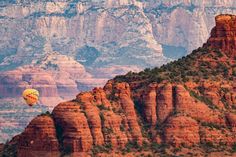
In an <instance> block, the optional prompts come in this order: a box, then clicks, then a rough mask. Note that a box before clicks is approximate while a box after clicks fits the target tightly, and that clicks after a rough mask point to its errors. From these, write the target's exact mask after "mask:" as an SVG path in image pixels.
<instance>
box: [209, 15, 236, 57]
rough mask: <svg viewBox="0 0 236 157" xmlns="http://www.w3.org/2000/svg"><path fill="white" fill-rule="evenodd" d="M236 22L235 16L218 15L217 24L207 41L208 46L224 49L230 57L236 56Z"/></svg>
mask: <svg viewBox="0 0 236 157" xmlns="http://www.w3.org/2000/svg"><path fill="white" fill-rule="evenodd" d="M235 23H236V18H235V16H232V15H225V16H217V17H216V26H215V27H214V28H213V30H212V32H211V37H210V38H209V39H208V41H207V44H208V46H210V47H213V48H216V49H220V50H221V51H224V52H225V53H226V55H227V56H229V57H232V58H234V57H236V39H235V29H236V26H235Z"/></svg>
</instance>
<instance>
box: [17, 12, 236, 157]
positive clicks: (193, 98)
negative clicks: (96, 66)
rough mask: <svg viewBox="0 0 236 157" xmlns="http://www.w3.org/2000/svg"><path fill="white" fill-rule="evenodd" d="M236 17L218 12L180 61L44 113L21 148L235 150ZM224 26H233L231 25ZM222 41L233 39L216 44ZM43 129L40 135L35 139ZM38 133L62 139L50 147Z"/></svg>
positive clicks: (161, 151) (54, 150)
mask: <svg viewBox="0 0 236 157" xmlns="http://www.w3.org/2000/svg"><path fill="white" fill-rule="evenodd" d="M219 19H221V20H219ZM222 19H224V20H225V19H227V22H224V23H222ZM234 19H235V16H233V15H221V16H217V17H216V27H215V28H214V29H213V31H212V32H213V33H212V34H211V37H210V38H209V40H208V42H207V43H206V44H205V45H204V47H203V48H201V49H198V50H195V51H194V52H193V53H192V54H190V55H188V56H186V57H184V58H182V59H180V60H178V61H175V62H172V63H169V64H167V65H164V66H162V67H161V68H154V69H152V70H149V69H146V70H145V71H143V72H140V73H128V74H127V75H124V76H118V77H116V78H114V79H112V80H110V81H108V82H107V84H106V85H105V86H104V88H94V89H93V90H92V91H88V92H82V93H80V94H78V95H77V96H76V98H75V99H74V100H72V101H69V102H64V103H60V104H59V105H57V106H56V107H55V108H54V110H53V111H52V114H48V115H46V116H45V115H42V116H38V117H36V118H35V119H34V120H33V121H32V122H31V123H30V124H29V125H28V127H27V128H26V129H25V131H24V132H23V133H22V134H21V135H20V136H19V140H18V146H17V150H18V155H19V156H21V157H24V156H25V154H26V153H27V150H32V151H34V150H35V151H36V150H37V151H39V152H40V154H41V155H42V154H48V153H58V154H56V155H55V156H59V154H60V153H62V154H71V155H72V156H73V155H74V156H80V155H82V156H86V155H87V156H90V155H107V153H111V152H116V153H118V154H119V153H120V154H122V155H125V154H126V153H128V152H130V151H131V152H132V153H133V154H132V155H135V153H136V154H137V153H138V152H140V151H141V152H145V153H147V154H149V155H154V156H155V155H157V156H158V155H160V154H166V155H173V154H176V153H180V154H182V155H188V154H190V156H191V155H195V156H205V155H209V154H210V152H217V151H218V152H223V153H224V154H228V155H229V156H234V155H235V153H234V152H235V145H236V135H235V124H236V121H235V120H236V114H235V113H236V110H235V109H236V106H235V102H236V95H235V92H236V84H235V79H236V78H235V77H236V75H235V73H234V70H235V65H236V61H235V58H234V57H232V56H234V53H235V49H234V48H235V47H234V46H230V45H231V41H232V39H234V38H235V29H233V28H234V25H235V20H234ZM224 24H225V26H224ZM219 25H220V26H219ZM232 27H233V28H232ZM218 28H219V29H218ZM222 28H227V29H224V33H223V31H222V30H223V29H222ZM214 32H220V33H216V34H217V35H216V34H215V33H214ZM222 34H223V36H221V37H219V35H222ZM225 35H226V37H225ZM227 35H230V37H229V38H227V37H228V36H227ZM227 40H229V41H227ZM216 41H217V42H218V43H219V42H220V41H221V42H224V44H225V45H224V46H223V47H221V44H220V47H216V48H215V47H214V43H215V42H216ZM228 44H229V45H228ZM217 48H219V49H217ZM216 49H217V50H216ZM191 59H192V60H193V59H194V61H192V62H189V60H191ZM205 61H208V62H210V63H209V65H206V64H203V63H205ZM218 63H220V64H221V66H224V68H223V70H222V69H221V67H218V65H217V64H218ZM181 67H183V68H184V69H181ZM203 67H204V68H205V69H203ZM215 67H218V68H219V69H218V71H217V74H216V73H215V71H213V70H214V68H215ZM192 68H195V69H192ZM183 70H184V72H185V73H184V72H183ZM194 70H197V72H195V71H194ZM176 71H180V72H181V73H182V75H181V76H178V73H177V72H176ZM202 74H205V75H202ZM172 75H174V76H175V77H172ZM163 78H165V79H163ZM46 126H47V127H46ZM36 128H37V129H36ZM38 130H41V131H40V132H38V134H37V135H36V136H34V139H33V143H31V144H27V142H29V141H31V140H32V135H34V134H35V132H37V131H38ZM45 137H50V138H47V139H48V140H45ZM37 141H40V142H41V144H42V145H44V146H45V145H47V144H48V143H54V144H53V147H46V148H45V147H42V145H38V143H37ZM186 148H188V150H185V149H186ZM128 155H129V154H127V156H128Z"/></svg>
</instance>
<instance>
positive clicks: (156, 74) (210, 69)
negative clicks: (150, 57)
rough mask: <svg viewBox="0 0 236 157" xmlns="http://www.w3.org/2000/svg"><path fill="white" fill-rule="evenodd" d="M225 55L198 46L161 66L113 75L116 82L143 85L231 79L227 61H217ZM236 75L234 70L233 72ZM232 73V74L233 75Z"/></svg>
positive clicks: (229, 66)
mask: <svg viewBox="0 0 236 157" xmlns="http://www.w3.org/2000/svg"><path fill="white" fill-rule="evenodd" d="M223 57H226V56H225V55H224V54H223V53H222V52H220V51H219V50H215V49H210V48H207V47H203V48H198V49H197V50H194V51H193V52H192V53H191V54H190V55H187V56H184V57H182V58H181V59H178V60H176V61H172V62H170V63H168V64H166V65H163V66H161V67H159V68H158V67H156V68H154V69H149V68H147V69H145V70H144V71H141V72H139V73H134V72H129V73H127V74H126V75H123V76H117V77H115V81H117V82H128V83H129V82H135V81H138V82H140V86H141V87H145V86H146V85H147V84H150V83H152V82H157V83H160V82H162V81H168V82H180V83H182V82H188V81H192V82H196V83H198V82H199V81H201V80H205V79H208V80H214V81H216V80H222V79H224V80H232V79H233V78H232V76H231V75H229V74H230V73H229V72H230V71H231V68H233V67H232V66H231V65H230V63H228V61H222V62H219V58H223ZM232 72H233V69H232ZM234 75H236V72H234ZM234 75H233V76H234Z"/></svg>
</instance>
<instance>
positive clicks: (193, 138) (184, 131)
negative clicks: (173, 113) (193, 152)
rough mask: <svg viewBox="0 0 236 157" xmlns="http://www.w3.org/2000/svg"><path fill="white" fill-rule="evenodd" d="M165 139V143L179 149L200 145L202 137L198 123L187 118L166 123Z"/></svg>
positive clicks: (171, 119) (179, 118)
mask: <svg viewBox="0 0 236 157" xmlns="http://www.w3.org/2000/svg"><path fill="white" fill-rule="evenodd" d="M164 139H165V143H167V144H172V145H175V146H177V147H179V146H180V145H184V146H192V145H194V144H198V143H199V142H200V136H199V126H198V123H197V121H196V120H194V119H192V118H189V117H185V116H177V117H172V118H170V119H169V120H168V121H167V123H166V127H165V131H164Z"/></svg>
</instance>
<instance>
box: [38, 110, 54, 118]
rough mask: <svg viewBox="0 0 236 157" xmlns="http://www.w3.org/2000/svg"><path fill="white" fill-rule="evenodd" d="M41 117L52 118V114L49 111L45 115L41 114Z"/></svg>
mask: <svg viewBox="0 0 236 157" xmlns="http://www.w3.org/2000/svg"><path fill="white" fill-rule="evenodd" d="M39 116H48V117H52V114H51V113H50V112H49V111H46V112H45V113H41V114H40V115H39Z"/></svg>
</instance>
